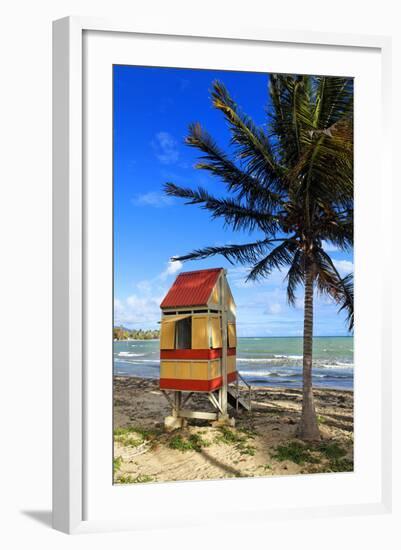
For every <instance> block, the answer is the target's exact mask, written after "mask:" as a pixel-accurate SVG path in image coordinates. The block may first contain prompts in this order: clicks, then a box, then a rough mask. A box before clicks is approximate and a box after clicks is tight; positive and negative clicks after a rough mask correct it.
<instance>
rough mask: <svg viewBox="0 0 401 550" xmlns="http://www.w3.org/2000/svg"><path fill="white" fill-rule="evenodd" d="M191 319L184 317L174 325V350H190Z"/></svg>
mask: <svg viewBox="0 0 401 550" xmlns="http://www.w3.org/2000/svg"><path fill="white" fill-rule="evenodd" d="M191 336H192V319H191V317H186V318H185V319H181V320H180V321H177V322H176V324H175V349H191V343H192V337H191Z"/></svg>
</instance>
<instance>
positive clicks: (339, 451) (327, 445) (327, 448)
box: [317, 441, 347, 460]
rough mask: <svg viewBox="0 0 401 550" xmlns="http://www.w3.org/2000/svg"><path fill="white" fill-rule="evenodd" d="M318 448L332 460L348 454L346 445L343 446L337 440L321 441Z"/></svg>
mask: <svg viewBox="0 0 401 550" xmlns="http://www.w3.org/2000/svg"><path fill="white" fill-rule="evenodd" d="M317 450H319V451H320V452H321V453H322V454H323V455H324V456H325V457H326V458H328V459H330V460H333V459H334V460H337V459H339V458H342V457H344V456H345V455H346V454H347V451H346V450H345V449H344V447H341V445H339V444H338V443H337V441H332V442H323V443H320V444H319V445H318V447H317Z"/></svg>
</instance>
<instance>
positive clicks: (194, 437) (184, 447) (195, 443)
mask: <svg viewBox="0 0 401 550" xmlns="http://www.w3.org/2000/svg"><path fill="white" fill-rule="evenodd" d="M209 445H210V443H208V442H207V441H205V440H204V439H202V437H201V436H200V435H199V434H191V435H190V436H189V437H183V436H182V435H180V434H177V435H174V436H173V437H172V438H171V439H170V441H169V443H168V446H169V447H170V449H175V450H177V451H181V452H186V451H196V452H197V453H200V452H201V450H202V448H203V447H208V446H209Z"/></svg>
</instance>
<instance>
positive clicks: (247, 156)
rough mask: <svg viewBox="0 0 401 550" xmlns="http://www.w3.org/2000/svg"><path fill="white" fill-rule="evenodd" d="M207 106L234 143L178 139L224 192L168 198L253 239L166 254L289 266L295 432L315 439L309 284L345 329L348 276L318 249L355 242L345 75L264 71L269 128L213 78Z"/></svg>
mask: <svg viewBox="0 0 401 550" xmlns="http://www.w3.org/2000/svg"><path fill="white" fill-rule="evenodd" d="M212 102H213V106H214V107H215V108H216V109H218V110H219V111H221V112H222V114H223V115H224V118H225V120H226V122H227V123H228V126H229V129H230V134H231V142H230V145H231V147H232V149H233V152H232V154H231V155H230V154H228V153H226V152H225V151H223V150H222V149H221V148H220V147H219V146H218V145H217V144H216V142H215V141H214V140H213V139H212V137H211V136H210V135H209V134H208V133H207V132H206V130H204V129H203V128H202V126H201V125H200V124H199V123H195V124H191V125H190V127H189V134H188V137H187V138H186V143H187V144H188V145H189V146H190V147H194V148H196V149H198V150H199V151H200V152H201V153H202V155H201V157H200V159H199V163H198V164H197V165H196V168H198V169H200V170H206V171H207V172H208V173H209V174H211V175H213V176H216V177H217V178H218V179H220V180H222V181H223V182H224V183H225V186H226V190H227V192H228V194H227V196H226V197H223V198H219V197H215V196H212V195H211V194H209V193H208V191H207V190H206V189H204V188H197V189H190V188H183V187H178V186H177V185H175V184H173V183H166V184H165V191H166V193H167V194H168V195H172V196H176V197H181V198H184V199H186V204H199V205H201V207H202V208H204V209H206V210H208V211H209V212H210V213H211V215H212V218H222V219H223V220H224V222H225V223H226V224H227V225H228V226H231V228H233V229H234V230H245V231H248V232H250V233H251V232H252V233H256V237H255V239H254V240H253V242H247V243H245V244H235V245H233V244H229V245H226V246H209V247H205V248H203V249H200V250H195V251H193V252H191V253H189V254H186V255H183V256H179V257H174V258H173V260H181V261H186V260H195V259H200V258H208V257H210V256H214V255H221V256H223V257H225V258H226V259H227V260H228V261H229V262H231V263H240V264H243V265H247V266H249V274H248V276H247V280H251V281H252V280H258V279H261V278H265V277H268V276H269V275H270V274H271V273H272V271H273V270H274V269H279V270H283V269H285V270H286V271H287V273H286V276H285V281H286V285H287V297H288V301H289V303H290V304H292V305H294V303H295V299H296V294H295V293H296V289H297V287H298V286H299V285H303V286H304V289H305V294H304V327H303V400H302V413H301V420H300V422H299V425H298V429H297V435H298V436H299V437H300V438H302V439H304V440H318V439H319V438H320V433H319V429H318V424H317V419H316V412H315V407H314V401H313V390H312V341H313V299H314V290H315V289H316V290H317V291H320V292H321V293H324V294H326V295H328V296H330V297H331V298H332V299H333V300H334V301H335V302H336V303H337V304H338V306H339V309H340V310H344V311H345V312H346V315H347V322H348V326H349V329H350V330H351V329H352V327H353V317H354V316H353V278H352V274H349V275H347V276H346V277H342V276H341V275H340V274H339V272H338V270H337V269H336V266H335V264H334V262H333V260H332V259H331V257H330V256H329V254H328V253H327V252H326V250H325V248H326V247H325V243H331V244H332V245H334V246H335V247H336V248H338V249H340V250H343V251H345V250H349V249H350V248H351V247H352V245H353V81H352V80H351V79H346V78H337V77H324V76H298V75H297V76H294V75H278V74H272V75H270V78H269V102H268V107H267V124H266V125H265V126H264V127H259V126H256V125H255V124H254V122H253V121H252V120H251V119H250V118H249V117H248V116H246V115H245V114H243V113H242V112H241V110H240V108H239V107H238V105H237V104H236V103H235V102H234V100H233V99H232V98H231V96H230V94H229V93H228V91H227V89H226V88H225V87H224V85H223V84H222V83H220V82H214V83H213V88H212Z"/></svg>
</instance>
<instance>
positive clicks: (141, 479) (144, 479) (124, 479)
mask: <svg viewBox="0 0 401 550" xmlns="http://www.w3.org/2000/svg"><path fill="white" fill-rule="evenodd" d="M151 481H154V478H153V477H152V476H148V475H139V476H136V477H133V476H131V475H129V474H123V475H122V476H120V477H119V478H118V479H117V480H116V482H117V483H121V484H123V485H125V484H128V483H150V482H151Z"/></svg>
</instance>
